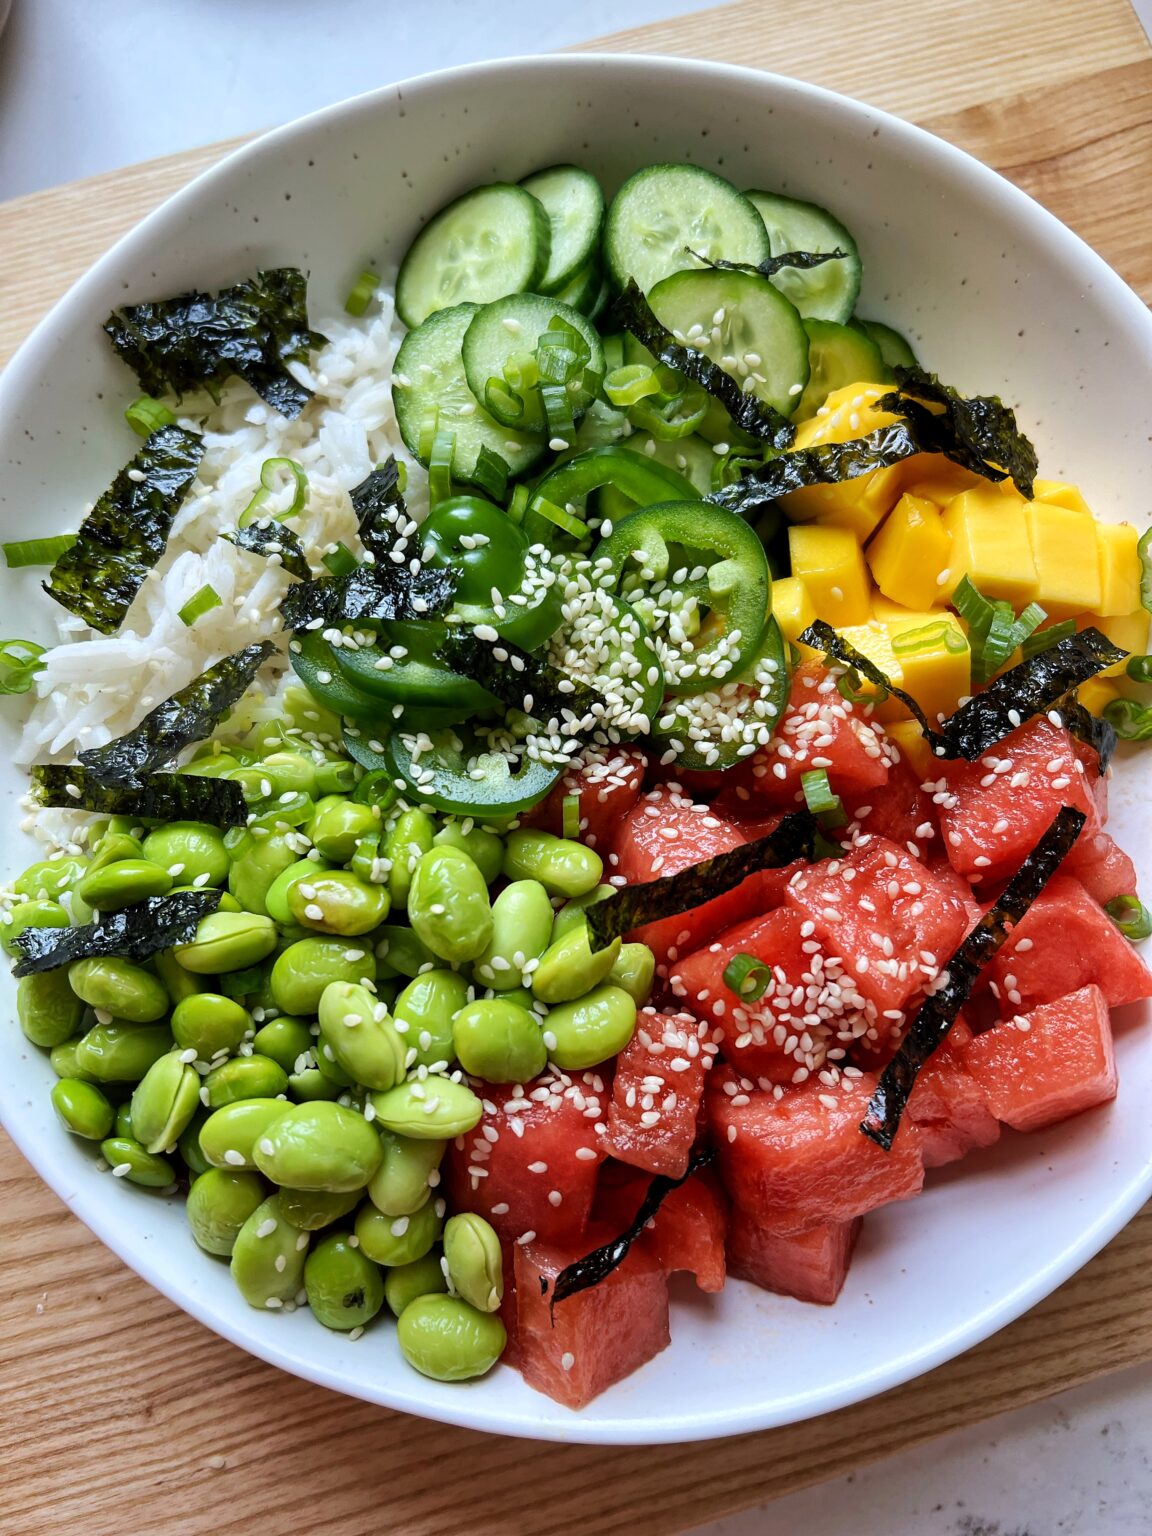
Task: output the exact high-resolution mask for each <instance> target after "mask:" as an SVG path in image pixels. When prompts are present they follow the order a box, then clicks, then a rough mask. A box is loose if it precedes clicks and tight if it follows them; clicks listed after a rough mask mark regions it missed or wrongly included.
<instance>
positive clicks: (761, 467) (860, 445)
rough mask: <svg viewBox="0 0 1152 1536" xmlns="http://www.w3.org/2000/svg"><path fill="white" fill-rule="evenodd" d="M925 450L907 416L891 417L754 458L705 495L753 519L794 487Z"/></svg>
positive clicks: (829, 481)
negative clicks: (860, 430)
mask: <svg viewBox="0 0 1152 1536" xmlns="http://www.w3.org/2000/svg"><path fill="white" fill-rule="evenodd" d="M920 452H921V447H920V442H919V440H918V438H917V437H916V435H915V433H914V432H913V431H912V429H911V428H910V427H909V425H908V423H907V422H903V421H898V422H889V424H888V425H887V426H884V427H877V428H876V430H875V431H874V432H869V433H868V434H867V435H866V436H865V437H857V438H853V439H852V440H851V441H850V442H847V443H817V444H815V445H814V446H813V447H811V448H795V449H793V450H792V451H791V452H790V453H782V454H780V456H779V457H778V458H774V459H768V460H767V461H766V462H764V463H763V464H754V465H753V466H752V467H751V468H750V469H748V470H747V471H746V472H745V473H744V474H743V475H742V476H741V477H740V479H739V480H737V481H735V482H734V483H733V484H732V485H726V486H724V487H723V489H722V490H719V491H713V492H712V494H711V495H710V496H706V497H705V498H704V499H705V501H709V502H712V503H713V504H714V505H715V506H718V507H726V508H727V509H728V511H730V512H738V513H739V514H740V516H741V517H744V518H748V519H751V518H752V517H753V516H754V515H756V514H757V513H759V512H761V511H762V510H763V509H764V507H765V506H767V505H768V504H770V503H771V502H773V501H775V500H776V498H777V497H778V496H786V495H787V494H788V492H789V491H799V490H803V488H804V487H805V486H808V485H839V484H840V482H841V481H843V480H855V479H856V477H857V476H858V475H870V474H871V473H872V471H873V470H876V469H890V468H891V467H892V465H893V464H899V463H900V462H901V461H902V460H903V459H910V458H911V457H912V455H913V454H914V453H920Z"/></svg>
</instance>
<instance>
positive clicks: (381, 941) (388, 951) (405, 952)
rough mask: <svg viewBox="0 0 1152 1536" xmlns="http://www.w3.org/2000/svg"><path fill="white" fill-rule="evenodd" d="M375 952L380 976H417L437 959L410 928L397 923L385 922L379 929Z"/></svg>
mask: <svg viewBox="0 0 1152 1536" xmlns="http://www.w3.org/2000/svg"><path fill="white" fill-rule="evenodd" d="M376 954H377V957H378V958H379V961H380V974H381V975H382V976H383V975H388V976H418V975H419V974H420V973H421V971H423V970H425V969H426V967H428V966H434V965H435V964H436V961H437V956H435V955H434V954H433V953H432V951H431V950H430V949H429V948H428V946H427V944H425V943H424V942H423V940H421V939H419V938H417V936H416V934H414V933H413V932H412V930H411V928H404V927H401V925H400V924H399V923H385V924H384V925H383V927H382V928H381V929H380V930H379V932H378V933H377V935H376Z"/></svg>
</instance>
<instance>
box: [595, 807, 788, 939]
mask: <svg viewBox="0 0 1152 1536" xmlns="http://www.w3.org/2000/svg"><path fill="white" fill-rule="evenodd" d="M815 837H816V818H815V817H814V816H813V815H812V813H811V812H810V811H792V812H791V813H790V814H789V815H787V816H785V817H784V819H783V820H782V821H781V823H780V825H779V826H778V827H777V828H776V830H775V832H770V833H769V834H768V836H767V837H758V838H757V839H756V841H755V842H753V843H744V844H742V845H741V846H740V847H739V848H731V849H729V851H728V852H727V853H718V854H717V855H716V856H715V858H711V859H703V860H702V861H701V862H700V863H699V864H690V865H689V866H688V868H687V869H682V870H681V871H680V872H679V874H675V875H664V876H662V877H661V878H660V879H659V880H648V881H646V882H645V883H644V884H643V885H625V886H622V887H621V888H620V889H618V890H616V891H614V892H613V894H612V895H611V896H605V898H604V900H603V901H598V902H595V903H594V904H593V905H592V906H590V907H589V908H588V909H587V918H588V939H589V943H590V944H591V945H592V947H593V949H603V948H604V947H605V946H606V945H608V944H611V942H612V940H613V939H615V938H622V937H623V936H624V934H626V933H631V932H632V931H633V929H635V928H642V927H644V925H645V924H647V923H655V922H659V921H660V919H661V918H665V917H678V916H679V914H680V913H681V912H690V911H691V910H692V909H693V907H698V906H700V905H701V904H702V903H703V902H706V901H711V900H712V898H713V897H714V896H721V895H723V894H724V892H725V891H731V890H734V889H735V887H736V886H738V885H739V884H740V883H741V881H743V880H746V879H747V878H748V876H749V875H755V874H758V873H759V872H760V870H762V869H781V868H783V867H784V865H786V864H793V863H795V861H796V860H797V859H807V860H811V858H812V856H813V852H814V846H815Z"/></svg>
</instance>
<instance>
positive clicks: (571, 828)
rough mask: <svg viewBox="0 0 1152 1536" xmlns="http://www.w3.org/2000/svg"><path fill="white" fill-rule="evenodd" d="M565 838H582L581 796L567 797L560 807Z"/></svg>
mask: <svg viewBox="0 0 1152 1536" xmlns="http://www.w3.org/2000/svg"><path fill="white" fill-rule="evenodd" d="M560 814H561V818H562V823H563V830H564V836H565V837H572V838H575V837H579V836H580V796H579V795H565V796H564V799H563V802H562V803H561V807H560Z"/></svg>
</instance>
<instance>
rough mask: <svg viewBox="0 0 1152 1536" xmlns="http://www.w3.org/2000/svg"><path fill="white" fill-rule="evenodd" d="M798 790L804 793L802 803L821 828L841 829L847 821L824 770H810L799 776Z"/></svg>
mask: <svg viewBox="0 0 1152 1536" xmlns="http://www.w3.org/2000/svg"><path fill="white" fill-rule="evenodd" d="M800 788H801V789H802V790H803V791H804V803H805V804H806V805H807V807H808V809H809V810H810V811H811V812H812V814H813V816H817V817H819V819H820V824H821V826H823V827H825V828H829V827H842V826H843V825H844V823H845V822H846V821H847V820H848V818H847V816H846V815H845V814H844V807H843V805H842V804H841V803H840V796H839V795H837V794H833V792H832V786H831V784H830V783H829V782H828V770H827V769H826V768H810V769H809V770H808V772H807V773H802V774H801V775H800Z"/></svg>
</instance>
